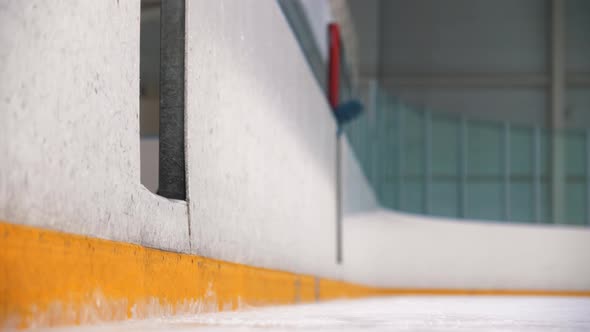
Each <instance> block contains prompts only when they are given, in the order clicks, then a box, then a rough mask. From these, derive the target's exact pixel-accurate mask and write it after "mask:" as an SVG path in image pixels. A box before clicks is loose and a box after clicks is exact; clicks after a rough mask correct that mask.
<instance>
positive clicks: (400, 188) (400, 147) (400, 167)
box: [397, 104, 405, 210]
mask: <svg viewBox="0 0 590 332" xmlns="http://www.w3.org/2000/svg"><path fill="white" fill-rule="evenodd" d="M397 106H398V110H397V133H398V149H397V151H398V158H397V160H398V167H397V173H398V174H397V176H398V184H397V208H398V209H399V210H402V209H403V203H404V199H403V195H404V161H405V160H404V159H405V158H404V153H405V151H404V123H403V122H404V106H403V105H400V104H397Z"/></svg>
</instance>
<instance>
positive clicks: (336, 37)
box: [328, 23, 340, 107]
mask: <svg viewBox="0 0 590 332" xmlns="http://www.w3.org/2000/svg"><path fill="white" fill-rule="evenodd" d="M328 36H329V43H330V58H329V67H328V100H329V101H330V105H332V107H336V105H338V93H339V92H340V89H339V85H340V28H339V27H338V24H335V23H331V24H330V25H329V26H328Z"/></svg>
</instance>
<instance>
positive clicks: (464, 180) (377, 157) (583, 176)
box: [345, 92, 590, 225]
mask: <svg viewBox="0 0 590 332" xmlns="http://www.w3.org/2000/svg"><path fill="white" fill-rule="evenodd" d="M376 98H377V100H376V102H375V107H373V109H371V110H369V112H365V113H364V114H363V115H362V116H361V117H360V118H359V119H358V120H356V121H355V122H353V123H351V124H350V125H348V126H347V127H346V128H345V133H346V134H347V135H348V138H349V141H350V142H351V145H352V146H353V149H354V150H355V152H356V155H357V157H358V159H359V162H360V163H361V165H362V167H363V170H364V172H365V174H366V175H367V177H368V179H369V181H370V182H371V184H372V185H373V188H374V189H375V192H376V194H377V196H378V198H379V200H380V202H381V204H382V205H383V206H384V207H388V208H392V209H397V210H401V211H406V212H412V213H420V214H428V215H436V216H446V217H452V218H466V219H479V220H496V221H516V222H528V223H559V224H574V225H588V224H590V130H587V131H584V130H563V131H560V132H551V131H549V130H546V129H543V128H539V127H526V126H520V125H513V124H511V123H509V122H484V121H478V120H471V119H469V118H466V117H463V116H452V115H448V114H444V113H441V112H432V111H430V110H419V109H415V108H412V107H410V106H408V105H406V104H404V103H402V102H400V101H397V100H395V99H394V98H392V97H390V96H387V94H385V93H382V92H379V93H377V94H376ZM555 146H558V147H559V148H560V149H562V151H563V152H562V153H561V154H559V155H557V157H561V158H563V160H562V162H560V163H557V165H562V166H561V167H562V168H561V169H560V170H558V171H556V170H555V167H556V166H555V165H556V163H555V161H554V160H553V159H552V155H553V153H554V149H555ZM552 152H553V153H552ZM555 177H559V178H558V179H557V181H556V178H555ZM556 185H559V186H562V188H561V189H562V190H561V194H562V195H563V197H562V199H561V201H562V202H563V206H562V209H561V210H563V215H562V216H560V217H558V218H557V219H558V220H555V215H554V214H553V209H555V203H556V202H555V201H554V200H555V199H554V197H553V196H555V193H556V192H558V191H556V190H554V188H553V187H554V186H556Z"/></svg>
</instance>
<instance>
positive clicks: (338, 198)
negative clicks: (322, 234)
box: [336, 128, 342, 264]
mask: <svg viewBox="0 0 590 332" xmlns="http://www.w3.org/2000/svg"><path fill="white" fill-rule="evenodd" d="M341 130H342V128H338V132H337V133H336V263H338V264H340V263H342V134H341Z"/></svg>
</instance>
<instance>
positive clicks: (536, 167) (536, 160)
mask: <svg viewBox="0 0 590 332" xmlns="http://www.w3.org/2000/svg"><path fill="white" fill-rule="evenodd" d="M533 195H534V198H533V199H534V204H533V206H534V209H535V211H534V212H535V222H536V223H540V222H541V130H540V129H539V127H535V129H534V130H533Z"/></svg>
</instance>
